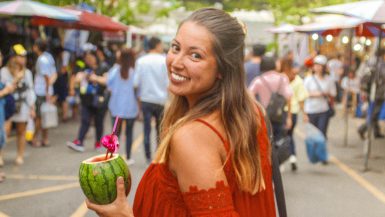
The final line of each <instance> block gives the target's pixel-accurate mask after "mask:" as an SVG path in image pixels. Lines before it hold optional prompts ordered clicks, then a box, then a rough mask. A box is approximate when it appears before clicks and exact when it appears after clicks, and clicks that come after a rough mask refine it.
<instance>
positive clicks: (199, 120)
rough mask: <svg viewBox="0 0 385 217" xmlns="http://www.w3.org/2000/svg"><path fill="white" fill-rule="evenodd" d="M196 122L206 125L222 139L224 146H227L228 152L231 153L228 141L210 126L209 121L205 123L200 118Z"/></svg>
mask: <svg viewBox="0 0 385 217" xmlns="http://www.w3.org/2000/svg"><path fill="white" fill-rule="evenodd" d="M196 121H198V122H201V123H202V124H204V125H206V126H207V127H208V128H210V129H211V130H212V131H213V132H214V133H215V134H217V136H218V137H219V138H220V139H221V141H222V143H223V145H224V146H225V149H226V152H227V153H229V151H230V147H229V144H228V143H227V141H226V140H225V139H224V137H223V136H222V135H221V133H220V132H219V131H218V130H217V129H216V128H215V127H214V126H213V125H211V124H209V123H208V122H207V121H204V120H202V119H200V118H198V119H196Z"/></svg>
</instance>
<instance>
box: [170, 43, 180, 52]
mask: <svg viewBox="0 0 385 217" xmlns="http://www.w3.org/2000/svg"><path fill="white" fill-rule="evenodd" d="M171 51H172V52H174V53H175V52H178V51H179V47H178V45H176V44H173V45H171Z"/></svg>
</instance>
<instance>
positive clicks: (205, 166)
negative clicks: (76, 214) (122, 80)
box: [87, 8, 276, 217]
mask: <svg viewBox="0 0 385 217" xmlns="http://www.w3.org/2000/svg"><path fill="white" fill-rule="evenodd" d="M245 35H246V30H245V29H244V28H243V27H242V26H241V25H240V24H239V22H238V20H237V19H236V18H233V17H231V16H230V15H229V14H228V13H226V12H224V11H222V10H218V9H213V8H208V9H200V10H198V11H196V12H194V13H192V14H191V15H190V17H188V18H187V20H185V21H183V22H182V23H181V24H180V27H179V28H178V32H177V35H176V37H175V38H174V39H173V40H172V42H171V48H170V50H169V52H168V55H167V68H168V74H169V80H170V86H169V90H170V92H171V94H172V96H171V101H170V103H169V104H168V105H167V107H166V109H165V114H164V120H163V122H162V134H161V144H160V146H159V148H158V151H157V155H156V157H155V160H154V162H153V163H152V164H151V165H150V166H149V168H148V169H147V171H146V172H145V174H144V175H143V177H142V180H141V182H140V184H139V186H138V189H137V192H136V195H135V200H134V206H133V209H132V208H131V206H130V205H129V204H128V203H127V199H126V195H125V189H124V180H123V179H122V178H118V180H117V195H118V196H117V199H116V200H115V201H114V202H113V203H112V204H108V205H96V204H93V203H91V202H90V201H88V200H87V206H88V208H90V209H92V210H94V211H96V213H98V214H99V215H100V216H105V217H112V216H121V217H132V216H136V217H150V216H158V217H166V216H180V217H182V216H183V217H184V216H186V217H187V216H217V217H221V216H223V217H224V216H228V217H237V216H242V217H251V216H259V217H275V216H276V213H275V212H276V208H275V202H274V194H273V186H272V169H271V163H270V162H271V161H270V154H271V153H270V149H271V147H270V143H269V141H268V135H267V129H266V125H265V120H264V116H263V111H262V109H260V107H259V105H258V104H257V102H256V101H255V100H254V98H253V97H252V96H251V95H250V94H249V93H248V91H247V88H246V85H245V72H244V69H243V59H244V53H243V51H244V40H245ZM240 105H242V106H240Z"/></svg>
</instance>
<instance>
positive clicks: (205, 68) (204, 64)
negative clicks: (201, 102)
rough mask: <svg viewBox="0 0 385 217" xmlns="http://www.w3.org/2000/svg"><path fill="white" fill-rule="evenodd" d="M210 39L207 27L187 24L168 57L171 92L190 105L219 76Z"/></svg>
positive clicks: (181, 29)
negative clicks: (183, 98) (184, 98)
mask: <svg viewBox="0 0 385 217" xmlns="http://www.w3.org/2000/svg"><path fill="white" fill-rule="evenodd" d="M211 37H212V35H211V33H210V32H209V31H208V30H207V29H206V28H205V27H203V26H201V25H198V24H196V23H194V22H186V23H184V24H183V25H182V26H181V27H180V28H179V30H178V33H177V35H176V37H175V39H174V40H173V41H172V42H171V47H170V50H169V51H168V54H167V59H166V63H167V69H168V76H169V80H170V85H169V90H170V91H171V92H172V93H173V94H175V95H178V96H185V97H186V98H187V100H188V101H189V103H190V105H191V103H194V102H195V101H196V100H197V99H199V97H200V96H202V94H204V93H205V92H206V91H208V90H209V89H210V88H212V87H213V85H214V83H215V81H216V80H217V79H218V78H219V77H220V75H219V73H218V71H217V70H218V69H217V63H216V59H215V56H214V52H213V46H212V39H211Z"/></svg>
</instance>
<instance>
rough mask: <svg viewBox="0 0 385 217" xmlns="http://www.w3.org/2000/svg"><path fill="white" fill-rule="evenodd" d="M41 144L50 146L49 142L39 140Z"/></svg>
mask: <svg viewBox="0 0 385 217" xmlns="http://www.w3.org/2000/svg"><path fill="white" fill-rule="evenodd" d="M41 146H43V147H49V146H51V145H50V144H49V142H44V141H41Z"/></svg>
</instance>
